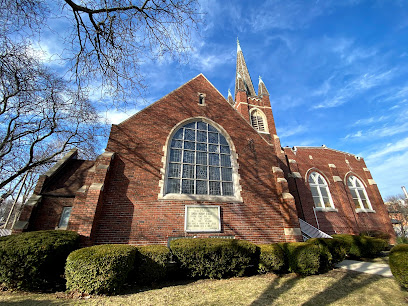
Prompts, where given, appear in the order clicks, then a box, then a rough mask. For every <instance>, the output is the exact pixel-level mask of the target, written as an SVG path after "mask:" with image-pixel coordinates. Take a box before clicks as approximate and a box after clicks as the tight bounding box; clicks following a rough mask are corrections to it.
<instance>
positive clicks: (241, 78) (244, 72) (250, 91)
mask: <svg viewBox="0 0 408 306" xmlns="http://www.w3.org/2000/svg"><path fill="white" fill-rule="evenodd" d="M242 85H243V86H242ZM239 90H243V91H246V93H247V95H248V96H256V93H255V89H254V85H253V84H252V80H251V77H250V75H249V72H248V68H247V65H246V63H245V58H244V54H243V53H242V50H241V46H240V45H239V41H238V39H237V72H236V76H235V96H236V95H237V92H238V91H239Z"/></svg>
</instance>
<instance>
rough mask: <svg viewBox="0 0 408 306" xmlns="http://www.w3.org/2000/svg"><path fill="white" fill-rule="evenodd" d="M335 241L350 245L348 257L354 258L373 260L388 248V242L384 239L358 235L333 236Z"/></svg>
mask: <svg viewBox="0 0 408 306" xmlns="http://www.w3.org/2000/svg"><path fill="white" fill-rule="evenodd" d="M333 238H334V239H339V240H342V241H345V242H346V243H348V244H350V246H351V247H350V251H349V253H348V255H349V256H350V257H354V258H362V257H368V258H372V257H375V256H376V255H378V254H379V253H380V252H381V251H384V250H386V249H387V247H388V242H387V241H386V240H384V239H380V238H373V237H368V236H357V235H347V234H341V235H333Z"/></svg>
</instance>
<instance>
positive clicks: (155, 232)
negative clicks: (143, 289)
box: [95, 75, 299, 244]
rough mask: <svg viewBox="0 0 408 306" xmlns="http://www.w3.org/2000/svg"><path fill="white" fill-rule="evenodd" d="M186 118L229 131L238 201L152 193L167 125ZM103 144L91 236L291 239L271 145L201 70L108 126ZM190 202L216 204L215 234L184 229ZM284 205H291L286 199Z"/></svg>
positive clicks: (112, 239)
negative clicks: (201, 100)
mask: <svg viewBox="0 0 408 306" xmlns="http://www.w3.org/2000/svg"><path fill="white" fill-rule="evenodd" d="M198 92H200V93H204V94H206V99H205V103H206V106H200V105H198V96H197V93H198ZM192 117H205V118H208V119H210V120H213V121H214V122H216V123H217V124H219V125H220V126H222V127H223V128H224V129H225V130H226V132H227V133H228V134H229V136H230V137H231V139H232V142H233V143H234V145H235V148H236V151H237V153H238V164H239V170H238V172H239V175H240V178H241V180H240V186H241V187H242V191H241V196H242V198H243V203H238V202H233V203H218V202H205V201H176V200H171V201H170V200H158V194H159V192H160V187H159V181H160V180H161V179H162V174H161V173H160V169H161V168H162V167H163V161H162V158H163V156H164V155H165V154H164V152H163V146H164V145H165V144H166V139H167V137H168V136H169V132H170V131H171V129H172V128H174V127H175V126H176V125H177V124H178V123H179V122H180V121H182V120H185V119H188V118H192ZM107 151H111V152H116V153H117V155H116V157H115V160H114V161H113V163H112V165H111V167H112V168H111V170H110V172H111V177H110V181H109V184H106V185H105V188H106V190H105V196H104V200H103V207H102V209H101V215H100V218H99V220H98V221H97V229H96V233H95V242H96V243H131V244H148V243H149V244H150V243H156V244H158V243H160V244H164V243H166V242H167V240H168V238H169V237H177V236H214V235H223V236H224V235H234V236H236V237H237V238H242V239H247V240H250V241H253V242H257V243H268V242H278V241H286V240H296V239H299V237H293V236H289V237H288V236H285V235H284V230H283V229H284V228H285V227H293V226H296V227H298V222H297V220H296V219H295V220H290V215H288V214H286V213H285V212H283V211H282V205H281V203H282V200H281V197H280V194H279V193H278V186H277V183H276V177H275V175H274V173H273V171H272V168H273V167H276V166H277V161H276V156H275V155H274V154H273V146H270V145H268V144H267V143H266V142H265V140H263V139H262V137H261V136H260V135H259V134H258V133H257V132H256V131H255V130H254V129H253V128H252V127H251V126H250V125H249V124H248V122H246V121H245V120H244V119H243V118H242V116H241V115H240V114H239V113H238V112H236V111H235V110H234V109H233V108H232V107H231V105H229V103H228V102H227V101H226V100H225V99H224V98H223V97H222V96H221V95H220V94H219V93H218V92H217V91H216V90H215V89H214V87H213V86H212V85H211V84H210V83H208V81H207V80H206V79H205V78H204V77H203V76H201V75H200V76H198V77H197V78H195V79H193V80H192V81H190V82H188V83H187V84H185V85H183V86H182V87H181V88H179V89H178V90H176V91H174V92H173V93H171V94H169V95H167V96H166V97H164V98H163V99H161V100H159V101H158V102H156V103H155V104H153V105H151V106H149V107H147V108H146V109H144V110H143V111H141V112H139V113H138V114H136V115H135V116H133V117H131V118H130V119H128V120H126V121H124V122H123V123H121V124H120V125H117V126H113V127H112V130H111V135H110V138H109V142H108V145H107ZM192 204H208V205H219V206H221V220H222V221H221V223H222V231H221V233H218V234H217V233H211V234H195V233H192V234H187V233H185V232H184V209H185V205H192ZM289 205H292V207H293V209H294V203H292V204H290V203H289Z"/></svg>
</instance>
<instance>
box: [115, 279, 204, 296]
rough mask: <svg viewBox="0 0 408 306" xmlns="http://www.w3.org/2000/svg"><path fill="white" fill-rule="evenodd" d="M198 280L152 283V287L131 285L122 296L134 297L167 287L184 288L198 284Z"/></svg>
mask: <svg viewBox="0 0 408 306" xmlns="http://www.w3.org/2000/svg"><path fill="white" fill-rule="evenodd" d="M196 281H197V279H179V280H168V281H163V282H159V283H152V284H151V285H139V284H130V285H129V287H128V288H124V289H123V290H122V292H121V294H120V295H122V296H124V295H132V294H137V293H140V292H145V291H150V290H154V289H162V288H166V287H175V286H184V285H188V284H191V283H194V282H196Z"/></svg>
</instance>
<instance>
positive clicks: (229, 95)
mask: <svg viewBox="0 0 408 306" xmlns="http://www.w3.org/2000/svg"><path fill="white" fill-rule="evenodd" d="M228 103H229V104H231V105H234V103H235V102H234V98H233V97H232V94H231V90H229V89H228Z"/></svg>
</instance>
